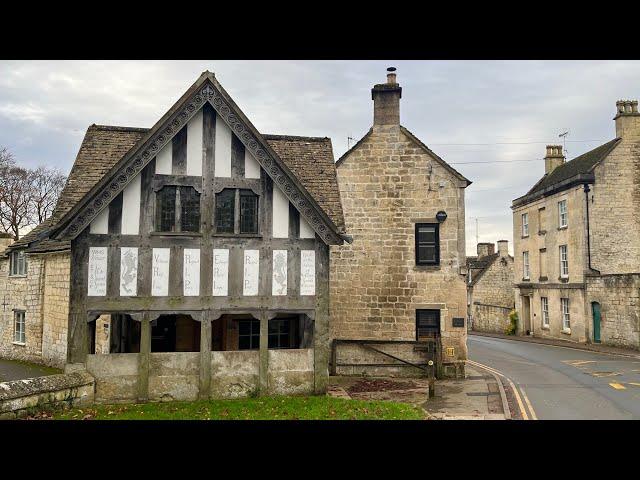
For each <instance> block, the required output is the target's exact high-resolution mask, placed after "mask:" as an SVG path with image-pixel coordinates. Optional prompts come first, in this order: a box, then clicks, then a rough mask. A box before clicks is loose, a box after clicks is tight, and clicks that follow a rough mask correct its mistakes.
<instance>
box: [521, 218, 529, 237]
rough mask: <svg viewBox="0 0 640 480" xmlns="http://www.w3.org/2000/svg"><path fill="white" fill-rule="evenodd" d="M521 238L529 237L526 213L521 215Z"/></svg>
mask: <svg viewBox="0 0 640 480" xmlns="http://www.w3.org/2000/svg"><path fill="white" fill-rule="evenodd" d="M522 236H523V237H528V236H529V214H528V213H523V214H522Z"/></svg>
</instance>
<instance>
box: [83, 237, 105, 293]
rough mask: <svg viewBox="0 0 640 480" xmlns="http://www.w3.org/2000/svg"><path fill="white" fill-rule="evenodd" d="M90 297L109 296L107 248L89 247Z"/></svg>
mask: <svg viewBox="0 0 640 480" xmlns="http://www.w3.org/2000/svg"><path fill="white" fill-rule="evenodd" d="M88 290H89V291H88V293H87V295H88V296H90V297H104V296H105V295H106V294H107V247H89V281H88Z"/></svg>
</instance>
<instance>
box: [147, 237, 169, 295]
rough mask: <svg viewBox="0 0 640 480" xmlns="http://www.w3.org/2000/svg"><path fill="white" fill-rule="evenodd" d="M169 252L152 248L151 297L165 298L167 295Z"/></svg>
mask: <svg viewBox="0 0 640 480" xmlns="http://www.w3.org/2000/svg"><path fill="white" fill-rule="evenodd" d="M170 257H171V251H170V249H168V248H154V249H153V259H152V261H151V295H153V296H154V297H166V296H168V295H169V260H170Z"/></svg>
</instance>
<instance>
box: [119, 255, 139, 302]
mask: <svg viewBox="0 0 640 480" xmlns="http://www.w3.org/2000/svg"><path fill="white" fill-rule="evenodd" d="M137 294H138V249H137V248H136V247H122V248H120V296H121V297H135V296H136V295H137Z"/></svg>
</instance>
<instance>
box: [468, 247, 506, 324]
mask: <svg viewBox="0 0 640 480" xmlns="http://www.w3.org/2000/svg"><path fill="white" fill-rule="evenodd" d="M508 247H509V242H508V241H507V240H498V252H496V251H495V245H494V244H493V243H478V246H477V251H478V255H477V256H475V257H467V271H468V273H467V316H468V325H469V328H470V329H471V330H475V331H478V332H494V333H504V332H505V330H506V329H507V327H508V326H509V323H510V321H509V313H510V312H511V310H513V308H514V302H513V257H512V256H511V255H509V248H508Z"/></svg>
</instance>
